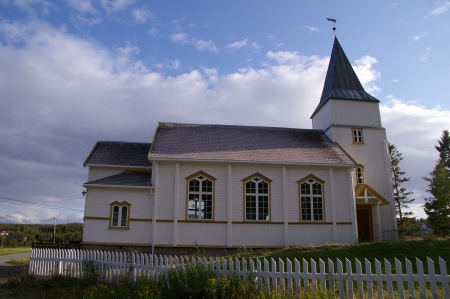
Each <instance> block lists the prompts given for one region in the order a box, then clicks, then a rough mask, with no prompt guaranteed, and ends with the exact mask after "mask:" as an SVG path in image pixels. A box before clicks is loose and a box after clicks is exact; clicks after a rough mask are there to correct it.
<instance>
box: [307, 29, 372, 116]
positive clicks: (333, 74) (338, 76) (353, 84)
mask: <svg viewBox="0 0 450 299" xmlns="http://www.w3.org/2000/svg"><path fill="white" fill-rule="evenodd" d="M330 98H333V99H342V100H356V101H370V102H379V100H377V99H376V98H375V97H373V96H371V95H370V94H368V93H367V92H366V91H365V90H364V87H363V86H362V84H361V82H360V81H359V79H358V76H356V73H355V71H354V70H353V67H352V65H351V64H350V61H349V60H348V58H347V56H346V55H345V53H344V50H343V49H342V47H341V44H340V43H339V41H338V40H337V38H336V37H335V38H334V44H333V50H332V51H331V57H330V63H329V64H328V70H327V75H326V77H325V83H324V86H323V90H322V96H321V98H320V102H319V105H318V106H317V108H316V110H314V113H313V114H312V116H311V117H313V116H314V115H315V114H316V113H317V112H318V111H319V110H320V108H322V106H323V105H324V104H325V103H326V102H327V101H328V99H330Z"/></svg>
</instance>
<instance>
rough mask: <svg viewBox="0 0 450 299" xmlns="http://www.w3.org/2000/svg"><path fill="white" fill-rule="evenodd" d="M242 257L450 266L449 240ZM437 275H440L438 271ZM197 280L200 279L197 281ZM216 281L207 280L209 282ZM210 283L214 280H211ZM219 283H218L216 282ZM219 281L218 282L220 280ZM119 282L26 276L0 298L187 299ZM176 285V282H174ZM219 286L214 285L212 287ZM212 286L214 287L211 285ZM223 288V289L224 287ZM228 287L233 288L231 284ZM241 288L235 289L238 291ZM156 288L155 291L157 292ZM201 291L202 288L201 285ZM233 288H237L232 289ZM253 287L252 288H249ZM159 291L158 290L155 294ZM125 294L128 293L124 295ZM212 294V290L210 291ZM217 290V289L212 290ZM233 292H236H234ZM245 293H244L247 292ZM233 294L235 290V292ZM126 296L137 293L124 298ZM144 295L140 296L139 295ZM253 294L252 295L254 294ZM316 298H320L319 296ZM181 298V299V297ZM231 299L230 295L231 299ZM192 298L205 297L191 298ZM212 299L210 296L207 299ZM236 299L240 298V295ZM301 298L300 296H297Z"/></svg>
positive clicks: (0, 292) (1, 288)
mask: <svg viewBox="0 0 450 299" xmlns="http://www.w3.org/2000/svg"><path fill="white" fill-rule="evenodd" d="M241 256H245V257H248V258H266V259H270V258H274V259H278V258H281V259H290V260H291V261H293V260H294V259H298V260H301V259H302V258H305V259H307V260H309V259H311V258H312V259H314V260H316V261H318V259H319V258H321V259H323V260H326V259H327V258H330V259H333V260H335V259H336V258H339V259H341V260H342V261H343V260H344V259H345V258H348V259H350V260H351V261H354V259H355V258H357V259H359V260H361V261H364V259H365V258H367V259H368V260H370V261H372V262H373V260H374V259H378V260H379V261H383V260H384V259H387V260H388V261H390V262H391V263H393V262H394V259H395V258H397V259H399V260H400V261H402V262H404V259H405V258H408V259H409V260H410V261H412V262H413V264H415V259H416V257H417V258H419V259H420V260H421V261H423V262H425V261H426V257H430V258H431V259H433V260H434V261H435V262H436V261H437V259H438V257H441V258H443V259H444V260H445V261H447V265H449V264H450V240H447V241H435V240H433V241H428V240H424V241H402V242H392V243H368V244H356V245H337V244H336V245H326V246H306V247H299V248H289V249H281V250H270V251H257V252H255V251H252V250H242V253H241ZM436 271H437V272H440V271H439V270H438V269H436ZM195 279H197V278H195ZM211 279H214V278H208V283H210V282H211V281H212V280H211ZM210 280H211V281H210ZM214 281H216V280H214ZM217 281H219V279H217ZM224 282H225V283H227V284H232V283H234V282H232V281H224ZM121 283H122V285H120V283H118V282H116V283H106V282H101V281H97V280H96V279H93V280H92V281H86V280H82V279H74V278H65V277H60V276H56V277H52V278H50V279H38V278H35V277H32V276H28V275H26V274H23V275H22V276H18V277H15V278H12V279H10V281H9V282H8V283H6V284H4V285H0V299H2V298H24V299H29V298H83V297H84V298H163V297H165V298H183V297H184V298H186V296H184V295H186V294H185V293H177V296H175V297H171V296H170V295H168V296H162V297H161V295H162V294H161V293H160V292H159V291H158V288H159V287H161V286H155V285H153V286H152V285H148V284H147V285H146V284H144V283H142V282H141V283H139V284H129V283H128V284H127V283H125V282H121ZM172 283H173V282H172ZM192 283H193V284H198V285H201V284H200V282H198V281H195V280H194V281H192ZM214 286H216V284H215V285H213V287H214ZM208 287H211V284H208ZM220 287H224V286H223V285H222V286H220ZM228 287H230V288H231V285H229V286H228ZM239 287H242V286H236V288H239ZM244 287H248V286H244ZM155 288H156V289H155ZM199 288H200V286H199ZM233 288H234V287H233ZM250 288H251V286H250ZM155 290H156V291H155ZM124 291H126V292H125V293H124ZM169 291H170V290H169ZM209 291H211V290H210V289H209ZM213 291H214V290H213ZM231 291H233V289H231ZM244 291H245V290H244ZM233 292H234V291H233ZM124 294H134V295H125V297H124ZM139 294H141V295H139ZM252 294H253V293H252ZM316 295H317V296H316ZM316 295H315V294H313V293H308V294H305V296H304V297H302V298H336V297H335V296H334V295H335V294H316ZM180 296H181V297H180ZM228 297H229V296H228ZM228 297H227V296H225V297H220V296H216V297H211V298H228ZM191 298H202V297H195V296H192V297H191ZM205 298H210V297H205ZM235 298H241V297H239V296H237V297H235ZM247 298H294V297H291V296H287V297H285V296H279V297H272V296H269V295H267V294H266V295H264V294H263V295H256V296H255V297H251V296H249V297H247ZM295 298H298V297H295Z"/></svg>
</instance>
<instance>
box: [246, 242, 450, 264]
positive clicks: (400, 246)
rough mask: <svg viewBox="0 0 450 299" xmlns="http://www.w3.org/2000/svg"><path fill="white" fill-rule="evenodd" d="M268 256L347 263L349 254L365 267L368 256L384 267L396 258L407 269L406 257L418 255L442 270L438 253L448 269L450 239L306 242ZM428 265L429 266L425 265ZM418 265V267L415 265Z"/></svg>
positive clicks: (411, 257)
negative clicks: (385, 261)
mask: <svg viewBox="0 0 450 299" xmlns="http://www.w3.org/2000/svg"><path fill="white" fill-rule="evenodd" d="M253 256H255V257H258V256H259V257H260V256H261V254H260V253H255V254H254V255H253ZM263 256H264V257H265V258H266V259H270V258H274V259H276V260H278V259H279V258H281V259H282V260H286V259H289V260H291V262H292V263H294V259H297V260H299V261H300V262H301V260H302V259H306V260H307V261H308V262H309V261H310V259H311V258H312V259H314V260H315V261H316V262H318V261H319V258H320V259H322V260H324V261H325V264H327V260H326V259H328V258H330V259H331V260H333V261H334V262H335V261H336V259H340V260H341V261H342V262H343V263H345V258H348V259H349V260H350V261H351V262H352V264H354V261H355V258H356V259H358V260H360V261H361V263H362V264H363V268H364V259H368V260H369V261H370V262H371V263H372V268H374V267H373V262H374V260H375V259H378V260H379V261H380V262H381V263H382V265H383V268H384V259H386V260H388V261H389V262H391V265H392V266H394V261H395V258H397V259H398V260H399V261H401V262H402V265H403V270H405V263H404V262H405V258H407V259H409V260H410V261H411V262H412V263H413V265H415V263H416V258H418V259H419V260H421V261H422V262H423V263H424V266H425V265H426V264H425V263H426V260H427V257H429V258H431V259H432V260H433V261H434V262H435V269H436V270H437V271H438V269H439V264H438V257H441V258H442V259H444V260H445V261H446V262H447V269H448V268H450V267H449V264H450V240H445V241H444V240H443V241H440V240H436V241H434V240H433V241H429V240H419V241H400V242H384V243H363V244H355V245H339V244H335V245H325V246H305V247H298V248H289V249H282V250H277V251H267V252H265V253H264V254H263ZM425 268H426V266H425ZM414 269H415V267H414Z"/></svg>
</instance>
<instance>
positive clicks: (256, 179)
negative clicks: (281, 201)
mask: <svg viewBox="0 0 450 299" xmlns="http://www.w3.org/2000/svg"><path fill="white" fill-rule="evenodd" d="M271 182H272V180H271V179H269V178H267V177H265V176H263V175H261V174H259V173H257V174H254V175H251V176H249V177H247V178H245V179H243V183H244V220H245V221H270V219H271V217H270V210H271V208H270V201H271V200H270V183H271ZM249 183H254V184H255V185H256V187H255V192H247V191H248V188H247V187H248V185H247V184H249ZM259 184H267V187H266V188H263V189H266V190H267V192H261V189H260V188H259ZM262 187H263V186H262ZM250 197H254V198H255V202H254V207H253V206H250V202H249V200H250ZM250 209H252V210H253V211H252V213H250ZM250 215H255V217H249V216H250ZM254 218H256V219H254Z"/></svg>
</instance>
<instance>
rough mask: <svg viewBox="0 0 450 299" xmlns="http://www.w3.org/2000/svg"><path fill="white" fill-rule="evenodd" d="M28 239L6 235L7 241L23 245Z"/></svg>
mask: <svg viewBox="0 0 450 299" xmlns="http://www.w3.org/2000/svg"><path fill="white" fill-rule="evenodd" d="M26 241H27V237H20V236H6V237H5V242H15V244H16V245H23V244H25V242H26Z"/></svg>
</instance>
